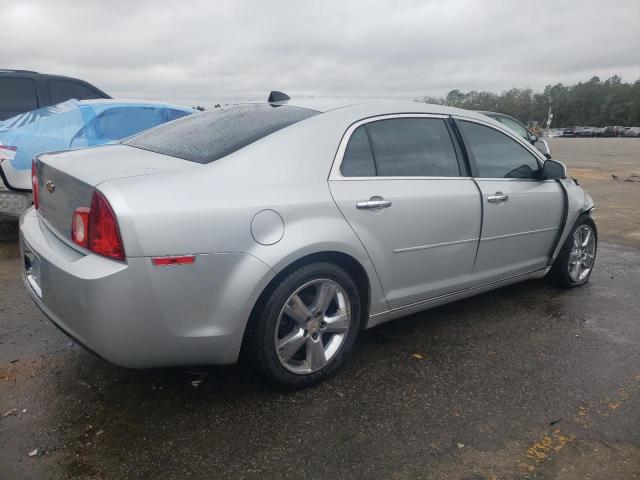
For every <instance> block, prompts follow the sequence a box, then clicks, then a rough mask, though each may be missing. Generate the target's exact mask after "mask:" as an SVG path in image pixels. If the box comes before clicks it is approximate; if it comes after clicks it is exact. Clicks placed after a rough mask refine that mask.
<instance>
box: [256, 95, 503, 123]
mask: <svg viewBox="0 0 640 480" xmlns="http://www.w3.org/2000/svg"><path fill="white" fill-rule="evenodd" d="M252 103H253V102H252ZM271 105H274V106H275V105H287V106H291V107H300V108H308V109H310V110H316V111H318V112H320V113H327V112H333V113H334V114H340V113H344V115H349V116H353V117H354V118H366V117H370V116H377V115H392V114H401V113H425V114H436V115H457V116H461V117H468V118H474V119H476V120H482V121H484V122H491V123H492V124H496V125H499V126H500V127H502V124H501V123H499V122H497V121H496V120H494V119H492V118H490V117H487V116H485V115H482V114H480V113H478V112H475V111H473V110H464V109H462V108H456V107H449V106H446V105H436V104H432V103H424V102H415V101H407V100H382V99H353V98H331V97H329V98H325V97H318V98H316V97H312V98H300V99H291V100H287V101H283V102H272V103H271Z"/></svg>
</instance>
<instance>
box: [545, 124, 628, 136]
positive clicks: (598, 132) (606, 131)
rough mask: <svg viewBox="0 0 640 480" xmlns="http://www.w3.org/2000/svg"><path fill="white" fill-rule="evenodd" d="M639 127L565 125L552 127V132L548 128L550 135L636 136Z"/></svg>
mask: <svg viewBox="0 0 640 480" xmlns="http://www.w3.org/2000/svg"><path fill="white" fill-rule="evenodd" d="M639 130H640V127H621V126H608V127H603V128H599V127H577V126H576V127H567V128H564V129H554V130H553V132H554V133H553V134H551V130H549V136H550V137H573V138H575V137H591V138H592V137H637V136H640V134H639V133H638V132H639Z"/></svg>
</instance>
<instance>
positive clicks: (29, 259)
mask: <svg viewBox="0 0 640 480" xmlns="http://www.w3.org/2000/svg"><path fill="white" fill-rule="evenodd" d="M24 272H25V276H26V279H27V284H28V285H29V288H31V290H32V291H33V293H35V294H36V295H37V296H38V298H42V288H41V286H40V285H41V283H40V274H41V261H40V257H39V256H38V255H36V254H35V253H34V252H33V250H31V248H30V247H29V244H28V243H26V242H25V244H24Z"/></svg>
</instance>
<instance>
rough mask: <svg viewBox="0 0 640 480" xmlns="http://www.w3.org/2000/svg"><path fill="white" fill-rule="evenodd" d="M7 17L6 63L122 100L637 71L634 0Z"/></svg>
mask: <svg viewBox="0 0 640 480" xmlns="http://www.w3.org/2000/svg"><path fill="white" fill-rule="evenodd" d="M2 16H3V21H2V27H1V28H0V59H2V67H5V68H26V69H34V70H38V71H42V72H47V73H58V74H66V75H70V76H77V77H80V78H83V79H86V80H88V81H90V82H92V83H95V84H96V85H97V86H99V87H101V88H102V89H104V90H106V91H108V92H109V93H111V94H112V95H113V96H114V97H121V98H147V99H164V100H167V101H174V102H179V103H185V104H194V103H200V104H205V105H207V104H211V103H213V102H216V101H234V100H240V99H248V98H263V97H265V96H266V94H267V93H268V91H269V90H271V89H273V88H278V89H282V90H285V91H287V92H290V93H292V94H295V95H341V96H342V95H344V96H370V97H394V98H415V97H420V96H423V95H426V94H429V95H443V94H445V93H446V92H447V91H449V90H450V89H453V88H460V89H463V90H469V89H477V90H492V91H502V90H504V89H507V88H510V87H512V86H519V87H525V86H528V87H531V88H534V89H536V90H538V89H542V88H543V87H544V86H545V85H546V84H549V83H556V82H564V83H571V82H575V81H579V80H587V79H588V78H589V77H591V76H592V75H599V76H600V77H602V78H606V77H609V76H611V75H613V74H621V75H622V76H623V78H624V79H625V80H628V81H634V80H636V79H638V78H640V55H639V54H638V52H640V34H638V29H637V20H638V18H640V2H638V1H637V0H618V1H616V2H615V7H614V6H611V5H609V4H607V3H606V2H603V1H601V0H598V1H585V0H583V1H564V2H557V1H552V0H549V1H537V2H531V1H507V0H504V1H497V0H495V1H492V0H487V1H482V2H481V1H477V0H442V1H440V0H433V1H420V0H415V1H409V0H406V1H395V2H392V1H388V2H381V1H365V0H361V1H346V0H342V1H322V2H310V1H309V2H305V1H293V0H291V1H282V0H278V1H268V2H266V1H258V0H256V1H248V0H245V1H233V0H226V1H204V0H203V1H185V2H176V1H175V0H171V1H136V0H127V1H124V0H116V1H109V2H103V1H93V2H92V1H83V2H81V1H72V0H60V1H56V2H52V1H46V0H41V1H27V0H16V1H14V2H11V1H10V3H9V4H8V5H6V4H5V5H3V9H2Z"/></svg>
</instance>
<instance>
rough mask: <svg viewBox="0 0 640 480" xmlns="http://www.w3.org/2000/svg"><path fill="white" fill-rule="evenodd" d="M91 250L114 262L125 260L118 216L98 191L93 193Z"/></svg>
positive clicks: (90, 232)
mask: <svg viewBox="0 0 640 480" xmlns="http://www.w3.org/2000/svg"><path fill="white" fill-rule="evenodd" d="M89 250H91V251H92V252H95V253H98V254H100V255H104V256H105V257H109V258H113V259H114V260H124V248H122V240H121V239H120V231H119V230H118V222H117V221H116V216H115V214H114V213H113V210H112V209H111V205H109V202H108V201H107V199H106V198H104V196H103V195H102V194H101V193H100V192H98V191H97V190H94V191H93V197H92V198H91V211H90V212H89Z"/></svg>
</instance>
